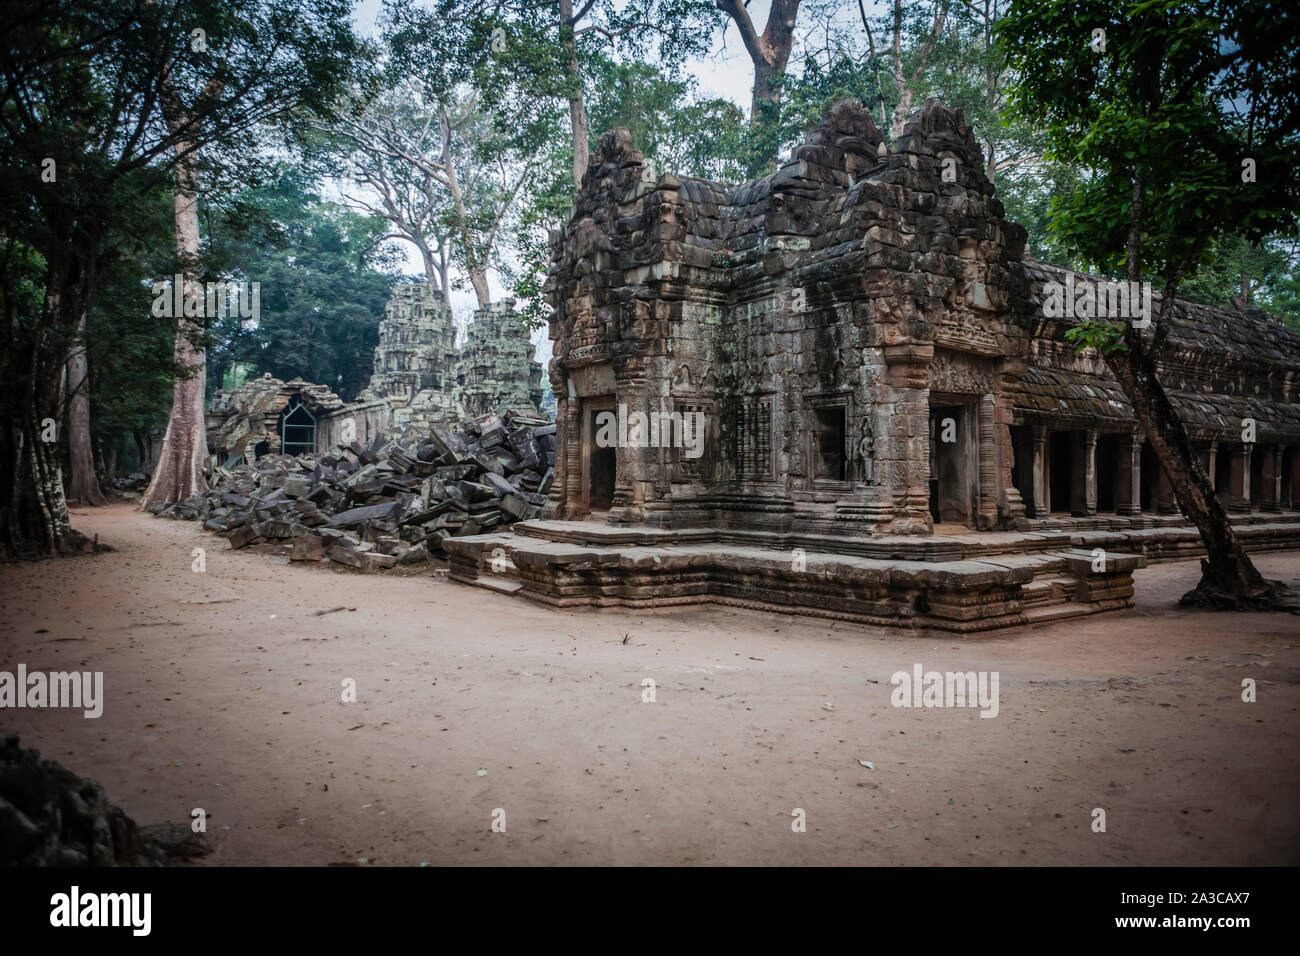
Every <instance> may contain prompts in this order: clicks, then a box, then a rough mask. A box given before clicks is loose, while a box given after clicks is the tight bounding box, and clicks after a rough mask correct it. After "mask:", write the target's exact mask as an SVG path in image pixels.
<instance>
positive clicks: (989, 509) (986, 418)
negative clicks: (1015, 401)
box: [968, 394, 1010, 531]
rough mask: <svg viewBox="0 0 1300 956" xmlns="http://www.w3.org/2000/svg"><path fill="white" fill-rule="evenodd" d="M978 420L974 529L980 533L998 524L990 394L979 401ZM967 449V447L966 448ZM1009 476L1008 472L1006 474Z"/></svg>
mask: <svg viewBox="0 0 1300 956" xmlns="http://www.w3.org/2000/svg"><path fill="white" fill-rule="evenodd" d="M977 415H978V419H979V432H978V437H979V441H978V443H977V448H978V455H979V489H980V500H979V504H978V506H977V508H978V514H977V515H976V518H975V527H977V528H979V529H980V530H981V531H991V530H993V529H994V528H995V527H997V523H998V489H997V473H998V468H997V454H998V449H997V444H996V442H995V435H994V425H993V422H994V401H993V396H992V394H989V395H985V396H983V397H982V398H981V399H980V404H979V408H978V410H977ZM968 447H969V446H968ZM1007 473H1008V474H1010V470H1008V472H1007Z"/></svg>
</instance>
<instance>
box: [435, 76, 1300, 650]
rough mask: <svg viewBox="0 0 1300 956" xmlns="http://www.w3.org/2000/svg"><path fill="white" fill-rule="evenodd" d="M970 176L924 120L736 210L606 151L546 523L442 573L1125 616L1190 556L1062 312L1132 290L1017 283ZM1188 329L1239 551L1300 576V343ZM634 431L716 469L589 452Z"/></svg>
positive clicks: (572, 589)
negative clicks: (696, 448)
mask: <svg viewBox="0 0 1300 956" xmlns="http://www.w3.org/2000/svg"><path fill="white" fill-rule="evenodd" d="M980 156H981V154H980V150H979V148H978V146H977V145H976V143H975V140H974V138H973V137H972V135H971V132H970V130H969V128H968V127H967V125H966V124H965V122H964V119H963V117H962V115H961V113H960V112H958V111H955V110H951V109H947V108H945V107H943V106H940V105H937V104H935V103H933V102H929V103H927V104H926V105H925V107H924V109H923V110H921V111H920V112H919V113H918V114H917V115H916V116H915V117H914V118H913V120H912V121H911V123H910V124H909V125H908V126H907V129H906V131H905V133H904V135H903V136H902V137H901V139H900V140H899V141H898V142H897V143H896V144H894V146H893V148H892V149H891V148H890V147H889V146H888V144H887V143H886V142H885V138H884V136H883V135H882V134H881V133H880V132H879V131H878V130H877V129H876V127H875V125H874V124H873V123H872V120H871V117H870V115H869V114H868V113H867V112H866V111H865V110H863V109H862V108H861V106H859V105H858V104H857V103H856V102H852V101H845V102H841V103H839V104H837V105H836V106H835V108H834V109H833V110H832V111H831V113H830V114H829V115H828V116H827V117H826V119H825V120H824V122H823V124H822V125H821V127H820V128H819V129H817V130H816V131H815V132H814V133H813V134H812V135H811V137H810V139H809V141H808V142H807V143H806V144H805V145H803V146H801V147H799V148H798V149H796V150H795V152H794V156H793V159H792V161H791V162H789V163H787V164H786V165H784V166H782V167H781V168H780V169H779V170H778V171H777V172H775V173H774V174H772V175H769V176H767V177H765V178H763V179H761V180H758V181H756V182H750V183H745V184H743V185H740V186H725V185H721V184H718V183H713V182H706V181H702V180H697V179H688V178H678V177H676V176H673V175H670V174H663V175H660V174H657V173H656V171H655V170H654V169H653V168H652V166H651V165H649V164H647V163H646V162H644V161H643V157H642V155H641V154H640V153H639V152H638V151H636V150H634V149H632V148H631V144H630V137H629V135H628V133H627V131H626V130H618V131H615V132H613V133H608V134H606V135H605V136H604V137H603V139H602V140H601V143H600V146H599V149H598V150H597V151H596V153H595V155H594V156H593V158H592V161H591V164H590V166H589V169H588V172H587V175H586V176H585V177H584V179H583V183H582V189H581V190H580V192H579V194H578V197H577V199H576V201H575V205H574V209H573V214H572V217H571V219H570V221H569V223H568V224H567V226H566V227H565V229H564V230H563V231H562V234H558V235H556V236H554V237H553V245H552V264H551V272H550V277H549V280H548V284H547V291H548V293H549V296H550V302H551V305H552V307H553V310H554V312H553V317H552V320H551V338H552V339H553V340H554V342H555V357H554V359H553V361H552V363H551V368H550V378H551V384H552V387H553V390H554V392H555V395H556V396H557V399H558V417H557V424H558V429H559V431H558V435H559V440H558V443H557V452H556V454H557V460H556V480H555V483H554V486H553V488H552V491H551V495H550V499H549V502H548V505H547V509H546V513H545V518H544V520H540V521H536V522H525V523H522V524H519V525H515V526H514V527H513V529H512V531H511V533H509V534H498V535H483V536H478V537H471V538H462V539H457V540H455V541H453V542H451V543H450V546H449V550H450V551H451V553H452V574H453V576H454V577H457V578H458V579H460V580H463V581H467V582H476V583H482V584H491V585H492V586H495V587H497V588H498V589H501V586H502V583H503V582H502V580H501V578H502V576H503V575H504V576H505V577H507V578H508V579H509V580H510V582H511V587H512V588H513V589H514V590H517V591H519V592H520V593H522V594H524V595H525V596H528V597H531V598H534V599H536V600H539V601H544V602H547V603H551V604H555V605H561V606H563V605H574V604H594V605H625V606H645V605H659V604H670V603H689V602H698V601H719V602H723V603H736V604H742V605H753V606H764V607H776V608H789V609H792V610H798V611H799V612H801V613H816V614H823V615H830V616H837V617H845V618H849V619H855V620H863V621H869V622H873V623H880V624H896V625H903V626H930V627H940V628H946V629H951V630H958V631H967V630H981V629H987V628H992V627H1000V626H1009V625H1014V624H1022V623H1026V622H1035V621H1042V620H1051V619H1057V618H1060V617H1066V616H1071V615H1075V614H1083V613H1091V612H1095V611H1104V610H1109V609H1116V608H1122V607H1128V606H1131V604H1132V593H1133V590H1132V588H1133V585H1132V577H1131V572H1132V570H1133V569H1134V568H1135V567H1140V566H1141V565H1142V564H1144V563H1145V560H1146V558H1147V557H1170V556H1174V555H1178V556H1186V555H1189V554H1193V553H1197V552H1198V550H1199V548H1200V542H1199V537H1198V535H1197V533H1196V532H1195V530H1194V529H1193V528H1191V527H1190V526H1188V525H1186V523H1185V521H1184V519H1182V518H1181V516H1179V515H1177V508H1176V506H1175V504H1174V500H1173V495H1172V491H1171V488H1170V484H1169V481H1168V479H1167V477H1166V476H1164V475H1163V474H1162V472H1161V469H1160V467H1159V465H1158V463H1157V461H1156V459H1155V456H1154V454H1153V453H1152V452H1151V450H1150V448H1149V447H1148V445H1147V443H1146V442H1145V440H1144V437H1143V435H1142V434H1141V431H1140V430H1139V429H1138V427H1137V424H1136V422H1135V421H1134V416H1133V413H1132V409H1131V408H1130V406H1129V404H1128V402H1127V400H1126V399H1125V397H1124V395H1123V393H1122V391H1121V390H1120V388H1119V386H1118V385H1117V384H1116V383H1115V381H1114V380H1113V378H1112V377H1111V376H1110V374H1109V373H1108V371H1107V369H1106V368H1105V365H1104V364H1103V362H1102V360H1101V359H1100V358H1099V356H1098V355H1097V354H1096V353H1095V351H1093V350H1089V351H1085V352H1083V353H1080V352H1079V351H1078V350H1077V349H1076V346H1075V344H1074V343H1073V342H1071V341H1069V340H1068V339H1067V337H1066V335H1065V333H1066V330H1067V329H1069V328H1070V327H1071V326H1072V325H1073V324H1074V321H1075V320H1074V318H1073V317H1071V316H1067V315H1064V314H1062V310H1061V309H1060V308H1055V307H1053V306H1054V304H1059V303H1053V302H1051V301H1048V300H1051V299H1052V298H1053V297H1056V296H1058V294H1059V290H1060V289H1061V288H1068V289H1070V290H1071V294H1072V295H1073V294H1074V290H1076V289H1078V290H1083V291H1085V292H1087V294H1088V295H1089V296H1092V298H1093V300H1094V301H1095V299H1096V295H1100V296H1102V298H1103V299H1104V298H1105V297H1106V295H1107V293H1108V292H1109V293H1110V294H1111V295H1112V296H1113V295H1114V293H1115V290H1114V289H1113V288H1109V289H1108V288H1106V287H1105V286H1102V287H1100V288H1097V284H1098V283H1101V282H1102V280H1097V279H1094V278H1091V277H1087V276H1082V275H1078V274H1075V273H1070V272H1068V270H1063V269H1060V268H1057V267H1053V266H1049V265H1045V264H1042V263H1038V262H1036V261H1034V260H1033V259H1032V258H1030V257H1028V256H1027V255H1026V250H1025V235H1026V234H1025V231H1024V229H1023V228H1022V227H1020V226H1019V225H1016V224H1015V223H1012V222H1009V221H1008V220H1007V219H1006V218H1005V214H1004V210H1003V207H1002V204H1001V203H1000V202H999V201H998V200H997V199H996V198H995V197H994V190H993V186H992V184H991V183H990V182H989V181H988V179H987V178H986V176H985V174H984V172H983V169H982V166H981V160H980ZM1123 291H1125V292H1127V290H1123ZM1134 292H1135V294H1134V295H1133V296H1132V297H1131V301H1129V302H1128V304H1129V305H1131V306H1132V307H1133V308H1134V309H1135V310H1138V309H1140V308H1141V307H1142V296H1141V295H1139V294H1136V292H1137V290H1134ZM1124 298H1125V300H1126V301H1127V300H1129V298H1130V297H1129V296H1127V295H1126V296H1125V297H1124ZM1155 298H1156V302H1157V304H1158V301H1159V297H1158V296H1156V297H1155ZM1150 302H1151V300H1150V297H1149V295H1148V297H1147V298H1146V302H1145V306H1146V308H1147V309H1148V310H1150V309H1151V305H1150ZM1045 306H1046V307H1045ZM1094 314H1095V313H1094ZM1147 314H1148V318H1147V319H1146V320H1145V321H1146V322H1147V324H1148V325H1150V318H1149V315H1150V314H1151V313H1150V312H1148V313H1147ZM1052 316H1055V317H1052ZM1134 321H1138V322H1141V321H1143V320H1142V319H1141V318H1140V317H1138V316H1137V315H1136V314H1135V318H1134ZM1175 323H1176V324H1175V327H1174V328H1172V329H1171V330H1169V335H1168V346H1167V348H1166V350H1165V354H1164V356H1163V358H1162V361H1161V373H1162V375H1161V379H1162V382H1163V383H1164V384H1165V387H1166V389H1167V391H1168V393H1169V395H1170V397H1171V398H1172V400H1173V401H1174V402H1175V404H1176V405H1177V408H1178V410H1179V412H1180V414H1181V416H1182V419H1183V421H1184V422H1185V423H1186V425H1187V427H1188V429H1189V432H1190V433H1191V436H1192V437H1193V439H1194V440H1195V441H1196V442H1197V443H1198V447H1199V448H1200V450H1201V454H1202V457H1203V461H1204V463H1205V464H1206V466H1207V469H1208V473H1209V474H1210V475H1211V476H1212V477H1213V480H1214V482H1215V487H1216V490H1217V492H1218V494H1219V495H1220V496H1221V497H1222V499H1223V501H1224V502H1225V503H1226V504H1227V505H1228V507H1229V508H1230V509H1232V510H1233V511H1234V512H1235V514H1234V524H1236V525H1237V526H1238V528H1239V531H1240V533H1241V535H1242V537H1243V539H1244V541H1245V542H1246V544H1247V546H1248V547H1251V548H1270V547H1272V548H1280V547H1295V546H1296V545H1297V543H1298V542H1300V514H1296V513H1295V511H1294V510H1293V497H1294V494H1295V486H1296V481H1297V479H1300V394H1298V393H1300V335H1297V334H1296V333H1294V332H1291V331H1290V330H1288V329H1286V328H1284V327H1283V326H1282V325H1281V324H1279V323H1277V322H1275V321H1273V320H1271V319H1270V317H1268V316H1266V315H1264V314H1262V313H1258V312H1252V311H1249V310H1222V309H1214V308H1209V307H1204V306H1198V305H1193V304H1190V303H1184V302H1181V301H1180V303H1179V304H1178V309H1177V314H1176V318H1175ZM1139 327H1142V326H1141V325H1139ZM1146 334H1151V333H1150V332H1148V333H1146ZM622 408H626V409H627V410H628V411H627V414H628V416H629V417H631V416H633V415H637V416H640V417H641V422H648V421H649V420H650V419H651V418H652V417H655V418H658V419H659V420H661V421H663V420H665V419H667V420H668V421H672V420H674V417H676V418H680V417H682V416H689V415H692V414H701V413H702V416H703V418H702V420H703V421H704V422H706V426H705V427H706V429H707V431H706V436H705V438H706V440H705V442H704V453H703V454H702V455H699V456H694V457H693V456H688V455H685V454H683V449H681V448H680V447H673V446H672V445H671V444H664V443H661V442H660V443H652V442H649V441H638V440H628V441H620V442H618V443H615V444H613V445H611V444H610V443H609V442H605V441H600V440H598V420H599V419H598V417H599V416H601V415H602V414H606V415H608V413H610V412H611V411H614V410H616V409H622ZM628 431H629V433H633V434H636V433H637V430H636V428H633V427H629V429H628ZM503 555H504V556H507V557H508V560H503Z"/></svg>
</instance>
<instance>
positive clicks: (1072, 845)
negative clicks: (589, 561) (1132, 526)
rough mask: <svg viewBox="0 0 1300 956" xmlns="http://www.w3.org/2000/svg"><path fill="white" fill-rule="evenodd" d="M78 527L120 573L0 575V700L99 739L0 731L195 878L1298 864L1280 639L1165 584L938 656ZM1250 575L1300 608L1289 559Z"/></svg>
mask: <svg viewBox="0 0 1300 956" xmlns="http://www.w3.org/2000/svg"><path fill="white" fill-rule="evenodd" d="M75 524H76V526H77V527H78V529H79V530H81V531H83V532H85V533H88V534H95V533H98V534H99V535H100V537H101V540H103V541H105V542H107V543H109V544H111V545H113V546H114V547H115V548H117V550H116V551H115V552H113V553H109V554H101V555H96V556H93V557H84V558H76V559H69V560H63V561H55V562H50V561H47V562H42V563H38V564H31V565H20V566H12V565H11V566H5V567H0V593H2V595H3V599H4V604H5V608H6V614H5V615H4V621H3V624H2V625H0V632H2V633H3V639H2V641H0V669H4V670H10V671H13V670H14V669H15V668H16V665H17V664H18V663H24V664H26V665H27V667H28V669H29V671H30V670H83V671H84V670H94V671H103V672H104V674H105V678H104V680H105V696H106V704H105V709H104V714H103V716H102V717H101V718H99V719H98V720H88V719H85V718H84V717H82V716H81V714H80V712H71V711H67V710H28V709H21V710H6V711H0V729H3V730H8V731H16V732H18V733H19V734H20V735H21V737H22V741H23V745H24V746H29V747H30V746H34V747H38V748H39V749H40V750H41V751H42V753H43V754H44V755H45V756H47V757H52V758H54V759H56V760H59V761H61V762H63V763H64V764H65V765H66V766H68V767H70V768H72V769H73V770H75V771H76V772H78V773H81V774H84V775H87V776H91V777H94V778H95V779H97V780H99V781H100V782H101V783H102V784H103V785H104V787H105V788H106V789H107V792H108V794H109V796H110V798H112V799H113V800H115V801H116V802H117V803H119V804H120V805H121V806H122V807H123V808H124V809H125V810H126V811H127V812H128V813H129V814H131V815H132V816H133V817H134V818H135V819H136V820H137V821H138V822H140V823H156V822H162V821H164V820H171V821H181V820H188V819H189V818H190V812H191V809H192V808H195V807H202V808H203V809H204V810H205V811H206V812H207V819H208V828H209V832H210V834H212V835H213V836H214V837H215V841H214V842H215V845H216V851H215V852H214V853H213V855H212V856H210V857H208V858H207V860H206V861H205V865H222V864H309V865H322V864H328V863H356V862H357V861H358V860H365V861H366V863H367V864H368V865H402V866H414V865H419V864H421V863H428V864H432V865H440V864H476V863H477V864H577V863H596V864H607V863H615V864H778V863H779V864H811V863H822V864H883V865H905V864H938V865H953V864H1090V865H1091V864H1190V865H1197V864H1296V863H1300V801H1298V800H1297V796H1296V795H1297V793H1300V761H1297V755H1298V754H1300V747H1298V745H1297V740H1298V737H1297V731H1300V710H1298V709H1297V708H1298V707H1300V618H1297V617H1295V616H1286V615H1262V614H1246V615H1231V616H1229V615H1221V614H1213V613H1205V612H1185V611H1181V610H1179V609H1177V607H1176V599H1177V596H1178V595H1179V594H1180V593H1182V591H1184V590H1185V589H1187V588H1189V587H1190V586H1191V585H1192V584H1193V583H1194V580H1195V576H1196V565H1195V563H1194V562H1179V563H1176V564H1161V565H1156V566H1155V567H1153V568H1150V569H1147V570H1145V571H1142V572H1139V575H1138V597H1139V603H1138V607H1137V609H1136V610H1134V611H1131V612H1124V613H1119V614H1113V615H1107V616H1102V617H1101V618H1092V619H1084V620H1082V621H1078V622H1067V623H1063V624H1058V625H1055V626H1052V627H1050V628H1042V629H1023V630H1017V631H1010V632H1003V633H1000V634H997V635H996V636H993V637H974V638H955V637H952V636H949V635H942V634H939V635H936V634H928V635H918V634H907V633H902V632H892V631H886V630H882V629H875V628H864V627H862V626H860V625H851V624H844V623H837V622H820V621H816V620H812V619H808V618H797V617H786V616H781V615H766V614H762V613H757V612H751V611H743V610H732V609H726V608H713V607H703V608H693V609H691V608H686V609H677V610H674V611H671V612H665V613H653V614H646V613H631V614H629V613H627V612H623V611H606V612H594V611H593V612H581V613H561V612H556V611H551V610H548V609H546V608H543V607H540V606H537V605H534V604H531V603H529V602H527V601H524V600H521V599H518V598H512V597H508V596H504V595H497V594H493V593H491V592H488V591H482V590H479V589H472V588H467V587H464V586H462V585H458V584H454V583H451V582H449V581H447V580H446V579H445V578H438V577H432V576H430V575H429V574H428V573H422V574H421V575H420V576H418V577H389V576H374V575H369V576H362V575H358V574H355V573H351V572H345V571H343V570H341V569H337V568H333V569H331V568H330V567H327V566H313V567H306V566H300V565H292V566H291V565H288V564H287V563H282V561H283V559H279V560H277V559H276V558H274V557H272V556H270V555H267V554H257V553H252V552H248V551H245V552H232V551H230V550H228V546H227V544H226V542H225V541H224V540H222V539H220V538H218V537H215V536H212V535H209V534H206V533H204V532H203V531H202V530H201V529H200V528H199V526H198V525H197V524H191V523H181V522H171V521H164V520H159V519H155V518H150V517H148V516H146V515H142V514H140V513H138V512H136V511H134V510H133V509H132V508H130V507H129V506H126V505H115V506H112V507H109V508H106V509H100V510H96V511H86V512H80V513H78V514H77V515H76V519H75ZM195 547H203V548H205V549H206V571H205V572H203V573H196V572H194V571H193V570H192V562H193V558H192V556H191V552H192V549H194V548H195ZM1258 562H1259V565H1260V567H1261V569H1262V570H1263V571H1264V572H1265V573H1266V574H1268V575H1269V576H1271V577H1280V578H1283V579H1286V580H1288V581H1290V582H1292V583H1293V584H1294V585H1295V586H1300V554H1298V553H1295V552H1292V553H1285V554H1270V555H1261V556H1259V558H1258ZM340 605H344V606H346V607H348V608H355V610H344V611H337V612H335V613H331V614H327V615H324V616H317V615H316V614H315V613H314V612H316V611H318V610H321V609H328V608H334V607H338V606H340ZM625 636H627V641H626V643H624V637H625ZM915 663H920V664H921V665H923V667H924V669H925V670H927V671H928V670H936V671H970V670H973V671H997V672H998V673H999V675H1000V680H999V686H1000V712H999V714H998V716H997V717H996V718H993V719H986V718H980V717H979V711H978V710H977V709H971V708H952V709H920V708H918V709H906V708H895V707H893V706H891V704H890V692H891V691H892V689H893V688H892V687H891V686H890V684H889V678H890V675H891V674H893V673H894V672H895V671H898V670H907V671H910V670H911V669H912V667H913V664H915ZM647 677H648V678H652V679H653V680H654V681H655V682H656V685H657V687H656V700H655V701H654V702H653V703H643V702H642V699H641V697H642V684H641V682H642V680H643V679H645V678H647ZM1245 677H1250V678H1254V679H1255V680H1256V681H1257V686H1258V701H1257V702H1256V703H1243V702H1242V700H1241V682H1242V679H1243V678H1245ZM348 678H350V679H352V680H355V682H356V689H357V700H356V702H352V703H345V702H343V701H342V700H341V696H342V682H343V681H344V680H345V679H348ZM860 760H866V761H870V762H871V763H872V764H873V765H874V769H867V768H865V767H862V766H861V765H860V764H859V761H860ZM480 770H486V771H487V772H486V774H485V775H482V776H480V775H479V774H478V771H480ZM1098 807H1100V808H1103V809H1104V810H1105V811H1106V832H1104V833H1095V832H1093V830H1092V822H1093V810H1094V808H1098ZM498 808H500V809H502V810H504V811H505V822H506V832H505V833H495V832H492V831H491V829H490V828H491V825H492V821H493V813H494V811H495V810H497V809H498ZM795 808H802V809H803V810H804V811H806V832H803V833H796V832H793V831H792V827H791V824H792V821H793V820H794V817H792V811H794V810H795Z"/></svg>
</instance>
